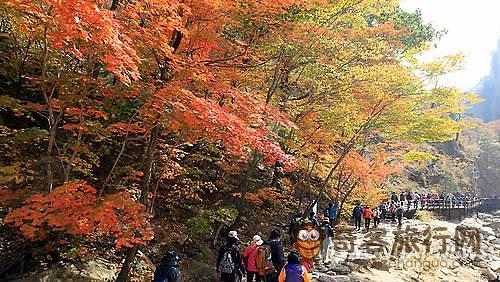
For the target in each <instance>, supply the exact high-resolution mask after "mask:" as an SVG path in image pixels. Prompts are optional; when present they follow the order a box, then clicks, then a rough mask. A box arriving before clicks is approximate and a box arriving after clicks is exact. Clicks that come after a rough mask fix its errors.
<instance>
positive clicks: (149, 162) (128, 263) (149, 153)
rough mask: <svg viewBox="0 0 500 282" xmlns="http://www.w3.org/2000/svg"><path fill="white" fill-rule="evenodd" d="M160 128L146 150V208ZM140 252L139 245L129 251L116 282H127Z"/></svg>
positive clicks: (144, 188) (143, 189) (157, 126)
mask: <svg viewBox="0 0 500 282" xmlns="http://www.w3.org/2000/svg"><path fill="white" fill-rule="evenodd" d="M160 129H161V128H160V126H159V125H155V126H154V127H153V129H152V130H151V135H150V138H149V144H148V149H147V150H146V161H145V167H144V179H143V181H142V189H141V198H140V202H141V204H143V205H144V207H145V208H147V206H148V194H149V186H150V183H151V175H152V170H153V162H154V154H155V151H156V143H157V141H158V136H159V134H160ZM138 250H139V246H138V245H134V246H133V247H132V248H130V249H128V251H127V256H126V258H125V262H124V263H123V265H122V268H121V270H120V273H119V274H118V277H117V278H116V280H115V281H116V282H126V281H127V280H128V275H129V273H130V269H132V266H133V264H134V260H135V256H136V255H137V251H138Z"/></svg>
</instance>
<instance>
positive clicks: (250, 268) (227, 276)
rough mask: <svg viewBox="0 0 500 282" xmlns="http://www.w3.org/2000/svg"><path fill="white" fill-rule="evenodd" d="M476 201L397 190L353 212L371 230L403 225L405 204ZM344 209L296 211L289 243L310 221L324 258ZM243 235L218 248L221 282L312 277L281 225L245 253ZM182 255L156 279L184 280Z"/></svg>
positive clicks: (169, 256)
mask: <svg viewBox="0 0 500 282" xmlns="http://www.w3.org/2000/svg"><path fill="white" fill-rule="evenodd" d="M473 200H476V197H474V196H468V195H463V194H459V193H455V194H448V195H445V194H442V193H441V194H432V193H417V192H415V193H411V192H406V193H404V192H402V193H400V194H399V195H398V194H396V193H395V192H392V193H391V194H390V195H388V196H387V197H386V198H385V199H384V200H383V201H382V202H381V203H380V204H379V205H377V206H374V207H370V206H369V205H362V204H361V203H360V202H358V203H356V205H355V207H354V208H353V211H352V218H353V220H354V226H355V230H356V231H359V230H361V224H362V222H364V229H365V230H366V231H369V229H370V226H371V225H373V227H374V228H377V226H378V225H379V224H380V223H381V221H387V220H391V221H392V222H394V223H395V222H396V220H397V222H398V225H402V220H403V215H404V212H405V206H406V207H407V209H410V208H412V207H413V208H418V207H422V206H424V205H428V204H435V203H439V204H443V205H449V206H451V207H452V206H454V205H466V204H467V203H470V202H471V201H473ZM339 213H340V210H339V207H338V205H337V204H334V203H329V204H328V207H327V208H326V209H325V210H324V213H323V216H322V217H318V216H317V215H316V213H315V212H312V211H306V212H297V213H295V214H294V215H293V216H292V219H291V222H290V226H289V229H288V235H289V236H290V241H291V242H290V243H291V244H293V242H295V240H296V238H294V237H295V230H296V229H297V228H299V227H302V226H304V225H311V226H314V228H317V229H321V230H322V232H323V234H324V238H323V241H322V243H321V252H320V253H319V258H320V259H323V261H325V260H326V259H327V258H328V250H329V246H330V244H331V242H332V241H331V240H332V237H333V235H334V232H333V230H334V225H335V223H336V221H337V220H338V216H339ZM239 243H240V240H239V238H238V233H237V232H236V231H230V232H229V233H228V234H227V237H226V242H225V244H224V245H223V246H222V247H221V248H220V249H219V252H218V256H217V263H216V270H217V273H219V275H220V279H221V281H223V282H238V281H241V279H242V278H243V277H244V276H246V279H247V281H248V282H253V281H258V282H308V281H311V276H310V272H311V271H312V268H309V267H307V266H306V265H304V262H303V261H302V259H301V256H300V254H299V253H298V252H297V251H295V250H292V251H290V252H289V254H288V256H287V257H286V258H285V253H284V247H283V242H282V234H281V232H280V231H278V230H271V232H270V234H269V239H268V240H263V239H262V237H261V236H260V235H254V236H253V238H252V240H251V242H250V244H249V245H248V246H247V247H246V248H245V249H244V251H243V252H242V253H241V251H240V248H239V246H238V245H239ZM179 261H180V257H179V256H178V255H177V253H175V252H174V251H168V252H167V253H166V255H165V256H164V258H163V259H162V261H161V263H160V265H159V266H158V267H157V268H156V271H155V274H154V278H153V281H154V282H181V281H182V275H181V273H180V271H179V267H178V265H179Z"/></svg>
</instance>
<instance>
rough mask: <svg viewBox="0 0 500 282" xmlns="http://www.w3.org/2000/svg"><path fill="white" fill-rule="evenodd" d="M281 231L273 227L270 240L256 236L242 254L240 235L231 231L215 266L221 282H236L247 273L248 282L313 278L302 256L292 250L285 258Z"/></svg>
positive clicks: (279, 281) (308, 279)
mask: <svg viewBox="0 0 500 282" xmlns="http://www.w3.org/2000/svg"><path fill="white" fill-rule="evenodd" d="M281 239H282V237H281V233H280V231H278V230H272V231H271V233H270V236H269V240H267V241H264V240H262V238H261V236H259V235H255V236H253V238H252V241H251V242H250V244H249V245H248V246H247V247H246V248H245V250H244V251H243V253H240V250H239V248H238V242H239V239H238V234H237V233H236V231H230V232H229V233H228V236H227V241H226V244H225V245H224V246H222V247H221V248H220V250H219V255H218V257H217V264H216V269H217V272H218V273H220V277H221V281H224V282H237V281H241V278H242V277H243V276H244V275H246V279H247V281H248V282H253V281H259V282H285V281H286V282H295V281H297V282H299V281H304V282H307V281H311V277H310V274H309V272H308V271H307V269H306V268H305V267H304V266H303V265H302V264H301V258H300V255H299V254H298V253H297V252H296V251H291V252H290V253H289V254H288V256H287V258H286V259H285V255H284V248H283V243H282V241H281Z"/></svg>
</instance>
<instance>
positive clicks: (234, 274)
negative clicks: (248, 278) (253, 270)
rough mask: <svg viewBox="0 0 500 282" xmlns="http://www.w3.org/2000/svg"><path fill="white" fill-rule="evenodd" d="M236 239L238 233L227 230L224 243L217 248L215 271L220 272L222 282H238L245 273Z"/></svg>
mask: <svg viewBox="0 0 500 282" xmlns="http://www.w3.org/2000/svg"><path fill="white" fill-rule="evenodd" d="M238 241H239V239H238V233H237V232H236V231H229V233H228V235H227V241H226V244H225V245H224V246H222V247H221V248H220V250H219V255H218V257H217V273H220V279H221V281H223V282H239V281H241V277H242V275H243V274H245V266H244V265H243V260H242V258H241V253H240V250H239V248H238V246H237V245H236V243H237V242H238Z"/></svg>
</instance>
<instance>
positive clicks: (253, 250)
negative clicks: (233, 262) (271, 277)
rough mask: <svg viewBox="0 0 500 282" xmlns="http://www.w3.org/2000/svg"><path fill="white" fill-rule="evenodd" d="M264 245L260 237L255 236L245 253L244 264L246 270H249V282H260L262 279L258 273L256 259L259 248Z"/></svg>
mask: <svg viewBox="0 0 500 282" xmlns="http://www.w3.org/2000/svg"><path fill="white" fill-rule="evenodd" d="M263 243H264V241H263V240H262V238H261V237H260V236H259V235H255V236H253V238H252V242H251V243H250V245H249V246H248V247H247V248H246V249H245V251H243V262H244V263H245V268H246V270H247V281H248V282H253V281H254V278H255V281H256V282H260V281H261V279H262V277H261V276H260V275H259V274H258V272H257V266H256V265H255V257H257V254H258V249H259V246H261V245H262V244H263Z"/></svg>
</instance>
